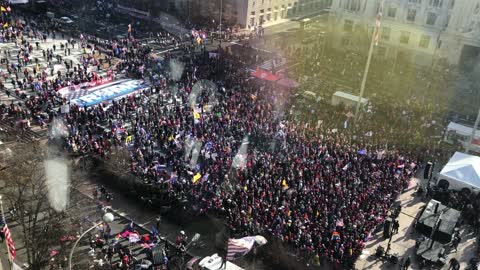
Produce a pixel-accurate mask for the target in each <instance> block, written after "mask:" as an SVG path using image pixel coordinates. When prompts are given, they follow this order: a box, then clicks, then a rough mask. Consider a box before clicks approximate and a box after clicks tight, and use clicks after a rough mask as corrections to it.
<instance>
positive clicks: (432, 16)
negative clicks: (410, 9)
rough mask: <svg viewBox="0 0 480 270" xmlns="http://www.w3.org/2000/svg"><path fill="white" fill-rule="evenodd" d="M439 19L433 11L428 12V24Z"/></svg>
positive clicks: (432, 23)
mask: <svg viewBox="0 0 480 270" xmlns="http://www.w3.org/2000/svg"><path fill="white" fill-rule="evenodd" d="M436 20H437V14H436V13H433V12H429V13H428V14H427V24H428V25H435V21H436Z"/></svg>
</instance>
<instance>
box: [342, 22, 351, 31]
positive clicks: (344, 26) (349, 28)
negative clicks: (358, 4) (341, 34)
mask: <svg viewBox="0 0 480 270" xmlns="http://www.w3.org/2000/svg"><path fill="white" fill-rule="evenodd" d="M352 30H353V21H351V20H345V24H344V25H343V31H345V32H352Z"/></svg>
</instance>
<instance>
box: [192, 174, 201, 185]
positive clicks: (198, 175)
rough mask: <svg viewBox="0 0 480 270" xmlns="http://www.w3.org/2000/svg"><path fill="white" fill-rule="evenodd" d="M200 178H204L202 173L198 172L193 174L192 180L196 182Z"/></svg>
mask: <svg viewBox="0 0 480 270" xmlns="http://www.w3.org/2000/svg"><path fill="white" fill-rule="evenodd" d="M200 178H202V175H201V174H200V173H197V174H195V175H194V176H193V179H192V182H193V183H194V184H196V183H197V182H198V180H200Z"/></svg>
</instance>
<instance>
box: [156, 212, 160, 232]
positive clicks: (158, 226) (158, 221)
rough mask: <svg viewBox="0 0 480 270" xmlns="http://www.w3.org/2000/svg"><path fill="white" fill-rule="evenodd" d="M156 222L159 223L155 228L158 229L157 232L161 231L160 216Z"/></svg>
mask: <svg viewBox="0 0 480 270" xmlns="http://www.w3.org/2000/svg"><path fill="white" fill-rule="evenodd" d="M156 221H157V223H156V226H155V227H156V228H157V231H160V221H161V217H160V216H158V217H157V218H156Z"/></svg>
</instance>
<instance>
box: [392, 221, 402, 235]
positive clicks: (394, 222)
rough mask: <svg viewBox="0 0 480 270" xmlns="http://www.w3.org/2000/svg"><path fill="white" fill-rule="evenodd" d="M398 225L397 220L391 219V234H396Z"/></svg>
mask: <svg viewBox="0 0 480 270" xmlns="http://www.w3.org/2000/svg"><path fill="white" fill-rule="evenodd" d="M399 227H400V224H399V223H398V220H396V219H395V220H394V221H393V229H392V234H397V233H398V228H399Z"/></svg>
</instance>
